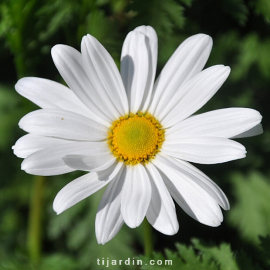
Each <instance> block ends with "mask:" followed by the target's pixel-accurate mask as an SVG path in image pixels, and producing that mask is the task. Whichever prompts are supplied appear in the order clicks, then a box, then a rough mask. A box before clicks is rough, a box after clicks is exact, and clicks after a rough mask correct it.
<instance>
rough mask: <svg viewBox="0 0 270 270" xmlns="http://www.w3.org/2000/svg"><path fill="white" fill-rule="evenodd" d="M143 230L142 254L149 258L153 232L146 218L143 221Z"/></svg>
mask: <svg viewBox="0 0 270 270" xmlns="http://www.w3.org/2000/svg"><path fill="white" fill-rule="evenodd" d="M143 230H144V255H145V256H146V257H149V258H150V257H151V255H152V252H153V233H152V227H151V225H150V224H149V222H148V221H147V219H144V221H143Z"/></svg>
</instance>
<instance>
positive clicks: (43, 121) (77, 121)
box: [19, 109, 108, 141]
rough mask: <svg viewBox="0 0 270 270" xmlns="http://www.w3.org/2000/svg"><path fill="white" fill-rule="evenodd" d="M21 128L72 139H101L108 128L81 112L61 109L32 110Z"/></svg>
mask: <svg viewBox="0 0 270 270" xmlns="http://www.w3.org/2000/svg"><path fill="white" fill-rule="evenodd" d="M19 126H20V128H21V129H23V130H25V131H27V132H29V133H33V134H36V135H42V136H50V137H59V138H64V139H71V140H88V141H101V140H105V139H106V137H107V132H108V130H107V128H106V127H105V126H103V125H101V124H100V123H98V122H95V121H93V120H91V119H89V118H87V117H84V116H82V115H80V114H76V113H72V112H68V111H64V110H61V109H41V110H37V111H34V112H30V113H29V114H27V115H25V116H24V117H23V118H22V119H21V120H20V122H19Z"/></svg>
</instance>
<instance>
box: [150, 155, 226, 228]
mask: <svg viewBox="0 0 270 270" xmlns="http://www.w3.org/2000/svg"><path fill="white" fill-rule="evenodd" d="M153 164H154V165H155V166H156V167H157V168H158V169H159V170H160V174H161V176H162V178H163V180H164V182H165V184H166V186H167V188H168V190H169V192H170V193H171V195H172V197H173V198H174V200H175V201H176V202H177V203H178V204H179V206H180V207H181V208H182V209H183V210H184V211H185V212H186V213H187V214H188V215H190V216H191V217H192V218H194V219H196V220H198V221H199V222H201V223H203V224H205V225H208V226H212V227H216V226H219V225H220V223H221V222H222V220H223V216H222V212H221V210H220V208H219V206H218V204H217V202H216V201H215V200H214V199H213V198H212V196H210V195H209V194H208V192H207V191H205V190H204V189H203V188H202V187H201V186H200V185H198V184H197V183H195V182H194V181H192V180H191V179H190V178H189V177H187V176H186V175H185V174H183V173H181V172H180V171H179V170H177V169H175V168H173V167H171V166H170V165H169V164H168V161H166V159H165V158H163V157H162V156H161V155H158V156H157V157H156V158H155V159H154V160H153Z"/></svg>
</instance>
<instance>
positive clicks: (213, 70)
mask: <svg viewBox="0 0 270 270" xmlns="http://www.w3.org/2000/svg"><path fill="white" fill-rule="evenodd" d="M229 73H230V68H229V67H224V66H222V65H219V66H213V67H210V68H207V69H205V70H203V71H202V72H200V73H199V74H198V75H196V76H195V77H194V78H193V79H191V80H190V81H188V82H187V83H186V84H184V85H183V86H182V88H181V89H179V91H178V92H176V94H175V95H174V96H171V99H170V101H169V102H167V103H163V102H161V103H162V104H161V105H162V106H163V110H162V111H161V112H160V113H159V114H156V115H155V116H156V117H157V118H158V119H159V120H160V121H161V124H162V125H163V126H164V127H166V128H168V127H171V126H173V125H175V124H177V123H179V122H180V121H182V120H183V119H185V118H187V117H188V116H190V115H191V114H193V113H194V112H196V111H197V110H199V109H200V108H201V107H202V106H203V105H204V104H205V103H206V102H207V101H208V100H209V99H211V97H212V96H213V95H214V94H215V93H216V92H217V91H218V89H219V88H220V87H221V85H222V84H223V83H224V82H225V80H226V79H227V77H228V76H229Z"/></svg>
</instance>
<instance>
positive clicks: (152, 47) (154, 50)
mask: <svg viewBox="0 0 270 270" xmlns="http://www.w3.org/2000/svg"><path fill="white" fill-rule="evenodd" d="M134 31H137V32H140V33H142V34H144V35H145V37H146V38H145V42H146V46H147V51H148V60H149V72H148V78H147V82H146V86H145V91H144V97H143V102H142V106H141V108H140V110H141V111H143V112H144V111H146V110H147V109H148V106H149V103H150V101H151V97H152V91H153V84H154V79H155V75H156V67H157V54H158V39H157V34H156V31H155V30H154V28H153V27H151V26H145V25H143V26H139V27H137V28H135V29H134Z"/></svg>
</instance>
